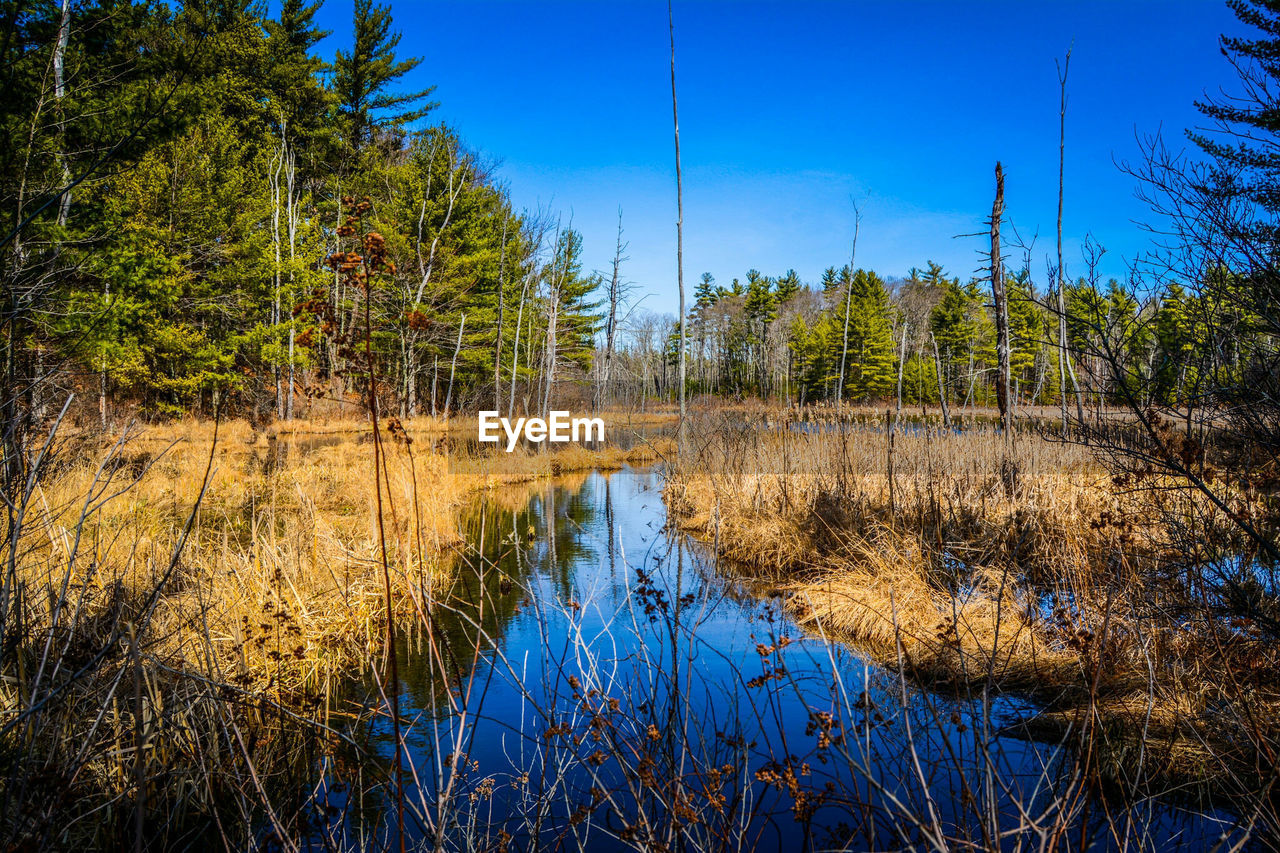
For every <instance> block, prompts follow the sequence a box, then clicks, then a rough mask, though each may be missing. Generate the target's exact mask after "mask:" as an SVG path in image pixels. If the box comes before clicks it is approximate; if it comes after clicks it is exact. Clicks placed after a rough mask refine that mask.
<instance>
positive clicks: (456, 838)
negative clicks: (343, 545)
mask: <svg viewBox="0 0 1280 853" xmlns="http://www.w3.org/2000/svg"><path fill="white" fill-rule="evenodd" d="M662 484H663V480H662V475H661V471H660V470H658V469H657V468H645V469H625V470H622V471H617V472H613V473H601V472H593V473H590V474H587V475H581V476H577V477H565V478H561V479H559V480H556V481H553V482H550V483H545V482H544V483H541V484H539V485H537V486H531V487H525V486H521V487H504V488H503V489H501V490H497V491H495V492H492V493H490V494H488V495H486V496H484V497H481V498H478V499H477V500H476V502H475V504H474V505H473V506H472V507H471V508H470V510H469V511H468V512H467V513H465V514H464V517H463V521H462V524H463V532H464V538H465V540H466V546H465V547H461V548H459V549H458V553H457V554H456V555H455V556H454V557H453V558H452V563H451V565H450V566H449V568H450V569H451V572H452V575H451V576H452V578H453V581H452V583H451V588H450V589H449V590H448V593H447V595H446V594H440V595H439V600H440V601H441V602H449V603H448V604H447V605H445V604H440V605H438V606H437V608H436V610H435V612H434V615H433V617H432V618H431V619H430V620H427V621H425V622H424V624H423V625H422V626H420V627H418V628H416V629H415V630H413V631H412V632H411V633H410V634H409V636H406V637H403V638H402V643H401V648H400V650H399V656H398V660H397V663H398V667H399V676H400V683H399V685H398V689H399V702H400V713H401V717H402V725H403V730H404V734H403V740H404V752H403V760H404V765H405V766H404V772H403V775H402V778H403V779H404V794H403V802H404V805H403V809H402V813H403V822H404V831H405V834H406V836H407V837H408V839H409V841H408V844H409V846H410V847H415V846H421V847H424V848H427V849H447V850H455V849H504V850H505V849H517V850H529V849H587V850H615V849H636V848H646V849H652V848H669V849H687V850H700V849H717V850H800V849H859V850H861V849H868V850H883V849H903V848H923V847H938V846H943V844H944V843H946V842H950V844H955V843H956V842H960V843H968V844H974V845H978V846H981V847H986V848H990V847H1005V848H1008V849H1012V848H1015V847H1018V846H1026V844H1027V843H1031V844H1033V845H1035V846H1037V847H1038V846H1040V845H1041V844H1043V843H1045V842H1048V843H1049V846H1060V845H1063V846H1066V847H1068V848H1071V849H1078V848H1080V847H1084V846H1096V847H1099V848H1101V849H1122V848H1123V849H1159V850H1168V849H1178V848H1185V849H1203V848H1205V847H1209V846H1212V845H1213V844H1214V843H1215V842H1218V841H1219V840H1220V838H1221V837H1222V836H1223V833H1227V835H1228V836H1232V837H1235V836H1236V835H1237V834H1238V833H1237V832H1236V830H1235V829H1234V828H1233V820H1232V818H1231V816H1230V815H1227V814H1225V813H1220V812H1217V811H1214V810H1212V809H1210V808H1208V807H1206V806H1203V805H1197V804H1196V803H1195V802H1193V801H1189V800H1188V799H1186V798H1184V799H1183V801H1181V802H1179V801H1171V800H1169V799H1167V798H1161V799H1158V800H1157V799H1151V800H1137V801H1135V800H1134V799H1133V798H1128V799H1124V798H1121V799H1120V800H1117V798H1116V796H1115V795H1107V796H1105V797H1104V795H1103V794H1100V793H1098V792H1097V791H1096V790H1087V791H1085V790H1083V789H1081V788H1080V787H1072V781H1073V778H1074V777H1073V772H1072V771H1073V768H1074V767H1075V762H1074V756H1073V755H1072V754H1071V753H1070V751H1069V750H1067V749H1065V748H1063V747H1060V746H1058V745H1056V744H1052V743H1042V742H1036V741H1034V740H1032V739H1030V738H1027V737H1020V736H1018V732H1019V730H1020V729H1021V723H1022V722H1023V721H1025V720H1026V719H1028V718H1029V717H1031V716H1032V715H1033V714H1034V710H1035V709H1034V708H1032V707H1030V706H1029V705H1028V704H1027V703H1025V702H1023V701H1020V700H1018V699H1017V698H1013V697H1007V696H1005V697H987V698H984V697H983V696H981V695H970V696H961V697H958V696H940V695H937V694H933V693H930V692H927V691H922V690H919V689H916V688H914V687H913V686H912V685H911V684H910V683H906V682H904V681H903V680H901V679H900V678H898V677H896V676H894V675H893V674H891V673H888V672H885V671H883V670H879V669H877V668H875V667H874V666H872V665H871V664H869V663H868V662H867V661H866V660H865V659H864V658H862V657H860V656H859V655H857V654H856V653H854V652H853V651H851V650H849V649H848V648H846V647H844V646H842V645H840V644H839V643H834V642H828V641H826V640H824V639H823V638H822V637H821V636H815V635H812V634H807V633H805V632H804V631H801V630H800V629H798V628H797V627H796V625H795V624H794V623H793V622H792V621H791V620H790V619H789V617H788V616H787V615H786V613H785V612H784V609H783V607H782V600H781V599H780V598H779V597H777V596H776V595H774V594H772V593H771V592H770V591H769V590H766V589H760V588H754V587H753V586H752V585H751V583H750V582H749V581H747V580H745V579H742V578H740V577H735V574H734V572H732V571H731V570H730V568H729V567H727V566H724V565H717V563H716V561H715V560H714V559H713V558H712V557H711V555H710V553H709V549H707V548H706V547H704V546H703V545H701V544H700V543H697V542H693V541H690V540H689V539H688V538H687V537H684V536H681V535H678V534H676V533H675V532H673V531H672V530H670V529H669V528H668V527H667V525H666V513H665V509H664V506H663V501H662V493H661V490H662ZM375 688H376V685H375V686H374V687H371V688H369V690H368V691H367V692H365V693H364V694H363V695H362V696H360V697H359V698H360V700H361V701H363V702H366V703H368V704H369V705H373V706H376V705H377V704H378V701H379V700H378V698H377V697H378V695H379V694H378V692H377V690H376V689H375ZM353 698H354V697H353ZM366 736H367V737H368V743H369V745H370V746H369V748H370V749H371V750H372V752H373V754H374V755H376V756H377V760H376V761H374V762H372V763H370V762H369V760H368V759H367V758H366V759H365V760H364V764H365V766H364V767H363V769H354V770H353V769H352V768H351V767H350V766H347V765H345V764H342V765H340V763H339V762H329V763H327V764H326V767H325V768H324V771H325V772H324V779H323V781H322V783H321V784H320V785H319V787H318V788H317V790H316V792H315V802H316V804H317V808H316V814H317V816H318V817H317V822H316V823H317V825H316V830H315V835H314V837H313V838H312V839H311V842H312V844H313V849H332V848H334V847H340V848H351V847H357V848H371V849H387V848H391V849H394V847H395V845H394V839H395V837H396V835H397V833H398V830H397V829H396V824H397V819H398V818H397V815H398V814H399V813H401V809H398V808H397V807H396V805H395V803H396V801H397V796H396V794H395V793H394V786H393V785H389V784H376V783H374V782H370V781H368V780H369V779H371V778H374V777H376V775H377V774H376V773H374V772H372V771H371V769H370V768H371V767H373V766H374V765H376V769H377V770H378V771H380V772H384V773H385V772H388V771H389V768H390V767H391V765H392V758H391V757H392V756H393V755H394V754H395V747H394V738H393V737H392V736H391V726H390V724H389V721H388V720H387V717H386V715H385V714H384V715H382V716H381V717H379V718H378V719H377V720H376V721H375V723H374V724H373V726H372V728H371V730H369V731H367V732H366ZM383 778H384V779H385V778H386V777H383ZM1054 839H1057V841H1056V843H1055V841H1054ZM1066 839H1069V841H1068V840H1066ZM944 840H945V841H944Z"/></svg>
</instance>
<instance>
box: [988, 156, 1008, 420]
mask: <svg viewBox="0 0 1280 853" xmlns="http://www.w3.org/2000/svg"><path fill="white" fill-rule="evenodd" d="M1003 219H1004V169H1003V167H1001V165H1000V164H999V163H998V162H997V163H996V197H995V201H994V202H993V203H992V205H991V297H992V300H993V302H994V306H995V313H996V363H997V366H996V404H997V405H998V406H999V407H1000V426H1001V428H1002V429H1003V430H1004V434H1005V439H1006V441H1007V440H1008V438H1009V437H1010V436H1011V435H1013V407H1012V401H1011V400H1010V399H1009V299H1008V295H1007V294H1006V293H1005V289H1004V260H1003V258H1002V257H1001V255H1000V223H1001V221H1003Z"/></svg>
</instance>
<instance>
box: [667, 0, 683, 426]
mask: <svg viewBox="0 0 1280 853" xmlns="http://www.w3.org/2000/svg"><path fill="white" fill-rule="evenodd" d="M667 27H668V29H669V31H670V34H671V120H672V124H673V126H674V127H675V135H676V284H677V285H678V286H679V288H680V355H679V362H680V367H679V382H680V428H679V443H680V449H681V450H683V449H684V434H685V424H684V416H685V403H684V392H685V387H684V384H685V383H684V373H685V316H684V315H685V311H684V181H683V178H682V176H681V174H680V111H679V109H678V108H677V106H676V24H675V18H674V17H672V12H671V0H667Z"/></svg>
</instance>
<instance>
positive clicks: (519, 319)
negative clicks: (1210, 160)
mask: <svg viewBox="0 0 1280 853" xmlns="http://www.w3.org/2000/svg"><path fill="white" fill-rule="evenodd" d="M528 292H529V278H528V276H526V277H525V280H524V285H523V286H522V287H521V288H520V310H519V311H518V312H517V313H516V338H515V342H514V343H513V344H512V349H511V393H510V394H509V395H507V417H508V418H510V417H512V416H513V415H514V414H515V408H516V371H517V369H518V368H519V367H520V325H521V324H522V323H523V322H524V300H525V296H526V295H527V294H528Z"/></svg>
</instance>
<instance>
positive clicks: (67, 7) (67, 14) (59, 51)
mask: <svg viewBox="0 0 1280 853" xmlns="http://www.w3.org/2000/svg"><path fill="white" fill-rule="evenodd" d="M70 39H71V0H62V14H61V16H60V17H59V19H58V41H57V43H56V44H55V45H54V49H53V96H54V97H55V98H56V99H57V103H58V131H59V135H60V136H61V135H63V134H65V132H66V125H65V123H64V121H63V109H62V99H63V98H64V97H65V96H66V93H67V88H66V79H65V76H66V75H65V73H64V71H63V68H64V63H65V58H66V54H67V42H68V41H70ZM63 144H65V139H60V140H59V142H58V154H57V157H58V166H59V168H60V169H61V171H62V187H63V191H62V197H61V198H60V199H59V200H58V227H59V228H61V227H63V226H65V225H66V224H67V216H68V215H69V214H70V212H71V169H70V168H69V167H68V166H67V160H66V157H65V156H64V154H63V152H62V146H63Z"/></svg>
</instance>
